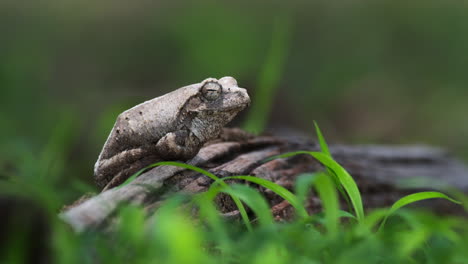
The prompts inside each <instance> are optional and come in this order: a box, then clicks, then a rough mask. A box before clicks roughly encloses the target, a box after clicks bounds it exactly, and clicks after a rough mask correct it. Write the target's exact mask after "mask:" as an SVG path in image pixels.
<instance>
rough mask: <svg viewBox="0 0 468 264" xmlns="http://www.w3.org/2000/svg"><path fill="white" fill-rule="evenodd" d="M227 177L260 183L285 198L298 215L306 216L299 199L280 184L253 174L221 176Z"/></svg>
mask: <svg viewBox="0 0 468 264" xmlns="http://www.w3.org/2000/svg"><path fill="white" fill-rule="evenodd" d="M229 179H239V180H246V181H249V182H253V183H256V184H258V185H261V186H263V187H265V188H267V189H269V190H271V191H273V192H274V193H276V194H278V195H279V196H281V197H282V198H283V199H285V200H287V201H288V202H289V203H290V204H291V205H292V206H293V207H294V208H295V209H296V212H297V214H298V215H299V216H300V217H308V214H307V211H306V210H305V208H304V206H303V205H302V204H301V203H300V201H299V199H297V197H296V196H295V195H294V194H293V193H292V192H290V191H288V190H287V189H286V188H284V187H283V186H281V185H278V184H276V183H274V182H271V181H268V180H265V179H262V178H257V177H253V176H245V175H239V176H231V177H226V178H223V180H229Z"/></svg>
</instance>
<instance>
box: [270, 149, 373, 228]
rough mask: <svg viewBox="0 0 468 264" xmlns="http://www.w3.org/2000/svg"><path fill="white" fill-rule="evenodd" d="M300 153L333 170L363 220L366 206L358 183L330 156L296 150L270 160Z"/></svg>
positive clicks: (355, 210)
mask: <svg viewBox="0 0 468 264" xmlns="http://www.w3.org/2000/svg"><path fill="white" fill-rule="evenodd" d="M299 154H308V155H311V156H312V157H314V158H315V159H317V160H318V161H319V162H320V163H322V164H323V165H324V166H325V167H327V168H329V169H330V170H331V171H333V173H334V174H335V175H336V176H337V177H338V180H339V182H340V184H341V185H342V186H343V188H344V189H345V191H346V193H347V194H348V197H349V199H350V200H351V204H352V205H353V208H354V212H355V213H356V217H357V219H358V221H361V220H362V219H363V218H364V208H363V205H362V199H361V193H360V192H359V189H358V187H357V184H356V182H355V181H354V179H353V178H352V177H351V175H349V173H348V172H347V171H346V170H345V169H344V168H343V167H341V165H339V164H338V163H337V162H336V161H334V160H333V159H332V158H331V157H330V156H328V155H326V154H324V153H321V152H312V151H295V152H288V153H285V154H281V155H277V156H273V157H270V158H269V159H268V160H271V159H275V158H287V157H292V156H295V155H299Z"/></svg>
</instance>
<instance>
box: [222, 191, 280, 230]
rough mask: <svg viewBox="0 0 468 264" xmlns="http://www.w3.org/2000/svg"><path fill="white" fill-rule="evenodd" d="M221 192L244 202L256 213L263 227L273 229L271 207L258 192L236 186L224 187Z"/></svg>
mask: <svg viewBox="0 0 468 264" xmlns="http://www.w3.org/2000/svg"><path fill="white" fill-rule="evenodd" d="M221 192H224V193H227V194H229V195H231V197H238V198H239V199H240V200H242V201H243V202H244V203H245V204H246V205H247V206H249V207H250V208H251V209H252V211H253V212H254V213H255V215H256V216H257V219H258V221H259V223H260V225H261V226H263V227H271V225H272V224H273V216H272V215H271V211H270V207H269V206H268V203H267V202H266V201H265V198H264V197H263V196H262V195H261V194H260V193H259V192H258V191H257V190H254V189H253V188H251V187H249V186H246V185H241V184H234V185H232V186H226V187H222V188H221Z"/></svg>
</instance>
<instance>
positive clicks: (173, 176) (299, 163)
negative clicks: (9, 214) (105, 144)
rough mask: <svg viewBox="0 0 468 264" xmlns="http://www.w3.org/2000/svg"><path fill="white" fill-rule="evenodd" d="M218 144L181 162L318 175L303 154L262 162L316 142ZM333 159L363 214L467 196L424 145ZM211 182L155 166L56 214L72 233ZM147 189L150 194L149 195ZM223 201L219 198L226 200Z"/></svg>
mask: <svg viewBox="0 0 468 264" xmlns="http://www.w3.org/2000/svg"><path fill="white" fill-rule="evenodd" d="M227 131H228V132H226V133H224V136H221V137H220V138H219V139H218V140H216V141H213V142H210V143H208V144H206V145H205V146H204V147H203V148H202V149H201V150H200V152H199V153H198V154H197V155H196V156H195V157H194V158H192V159H191V160H189V161H188V162H187V163H188V164H191V165H194V166H197V167H200V168H202V169H205V170H208V171H210V172H212V173H214V174H215V175H217V176H218V177H226V176H232V175H252V176H256V177H260V178H264V179H267V180H270V181H272V182H275V183H277V184H279V185H282V186H284V187H286V188H288V189H290V190H292V189H293V186H294V180H295V178H296V177H297V176H298V175H300V174H302V173H308V172H317V171H320V170H323V166H322V165H321V164H319V163H318V162H317V161H316V160H315V159H314V158H312V157H311V156H309V155H298V156H294V157H290V158H281V159H274V160H270V161H265V159H267V158H269V157H271V156H274V155H278V154H282V153H286V152H290V151H298V150H307V151H319V146H318V144H317V143H316V142H313V141H311V140H310V139H306V138H300V137H275V136H258V137H253V136H250V135H248V134H246V133H245V132H242V131H240V130H236V129H234V130H227ZM330 151H331V153H332V156H333V158H334V159H335V160H336V161H338V162H339V163H340V164H341V165H342V166H343V167H344V168H346V170H347V171H348V172H349V173H350V174H351V175H352V176H353V178H354V179H355V180H356V182H357V184H358V186H359V189H360V191H361V194H362V197H363V201H364V205H365V207H366V209H369V208H375V207H382V206H388V205H391V204H392V203H393V202H394V201H396V200H397V199H399V198H401V197H402V196H404V195H406V194H409V193H413V192H417V191H422V190H447V188H450V187H456V188H457V189H458V190H461V191H463V192H467V191H468V169H467V167H466V166H465V165H464V164H463V163H462V162H461V161H459V160H457V159H455V158H452V157H450V155H448V153H447V152H445V151H444V150H442V149H439V148H433V147H427V146H382V145H367V146H345V145H331V146H330ZM212 182H213V181H212V180H211V179H209V178H208V177H206V176H205V175H202V174H200V173H197V172H194V171H191V170H187V169H183V168H179V167H173V166H160V167H155V168H153V169H151V170H149V171H147V172H145V173H143V174H142V175H140V176H139V177H138V178H136V179H135V180H134V181H133V182H131V183H130V184H128V185H125V186H122V187H120V188H113V189H110V190H106V191H104V192H102V193H100V194H98V195H96V196H94V197H91V198H86V199H82V200H83V201H82V200H80V201H77V202H76V203H75V204H74V205H71V206H69V207H68V208H67V209H66V210H64V211H63V212H62V213H61V217H62V219H63V220H65V221H66V222H68V223H69V224H70V225H71V226H72V227H73V228H74V229H75V230H77V231H83V230H88V229H91V228H100V227H102V226H104V225H105V223H106V222H107V220H109V219H110V218H111V217H112V215H113V214H114V213H115V211H116V210H117V208H118V206H119V205H120V204H122V203H131V204H136V205H141V206H144V207H146V208H148V209H154V208H156V207H157V206H158V204H160V202H161V201H162V200H163V199H164V197H166V196H167V194H168V193H174V192H185V193H198V192H203V191H206V190H207V189H208V188H209V186H210V184H211V183H212ZM250 185H251V186H253V187H256V188H258V189H259V190H260V191H261V192H262V194H263V195H264V197H265V198H266V199H267V201H268V202H269V203H270V205H271V206H272V213H273V214H274V215H275V217H276V218H277V219H279V220H282V219H289V218H290V217H291V215H292V214H293V210H292V208H291V206H290V205H289V204H288V203H287V202H286V201H284V200H282V199H281V198H280V197H279V196H277V195H275V194H274V193H272V192H271V191H269V190H265V189H264V188H262V187H258V186H256V185H253V184H250ZM148 187H150V188H148ZM224 198H225V197H224ZM224 198H223V197H218V199H217V200H216V202H217V204H218V206H219V208H220V210H221V211H222V213H224V214H225V215H226V216H236V215H237V211H236V207H235V205H234V204H233V203H232V202H231V201H230V199H224ZM426 205H427V206H429V207H431V208H432V209H433V210H436V211H437V212H445V213H453V212H460V211H462V210H463V209H462V208H461V207H459V206H457V205H454V204H451V203H449V202H446V201H442V200H440V201H437V200H430V202H426ZM319 208H320V201H318V199H317V198H316V197H314V195H311V197H310V199H309V201H308V208H307V209H308V210H309V212H310V213H315V212H317V210H319Z"/></svg>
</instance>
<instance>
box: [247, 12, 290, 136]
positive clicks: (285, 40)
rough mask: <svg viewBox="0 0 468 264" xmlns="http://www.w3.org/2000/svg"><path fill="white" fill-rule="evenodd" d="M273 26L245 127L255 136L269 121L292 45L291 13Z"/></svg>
mask: <svg viewBox="0 0 468 264" xmlns="http://www.w3.org/2000/svg"><path fill="white" fill-rule="evenodd" d="M273 25H274V26H273V34H272V39H271V42H270V47H269V49H268V53H267V57H266V60H265V64H264V65H263V67H262V69H261V72H260V74H259V78H258V84H257V86H256V88H257V89H256V94H255V96H256V97H255V99H256V101H255V104H253V105H252V108H251V110H250V111H249V115H248V117H247V119H246V122H245V123H244V125H243V128H244V129H245V130H247V131H249V132H252V133H255V134H257V133H260V132H262V131H263V129H264V127H265V124H266V122H267V121H268V115H269V113H270V110H271V106H272V103H273V98H274V96H275V94H276V90H277V88H278V83H279V81H280V78H281V72H282V71H283V66H284V64H285V60H286V56H287V52H288V50H289V46H290V43H291V36H292V35H291V31H292V30H291V29H292V16H291V15H290V14H289V12H284V13H283V14H281V15H279V16H278V17H277V19H276V21H275V23H274V24H273Z"/></svg>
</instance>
